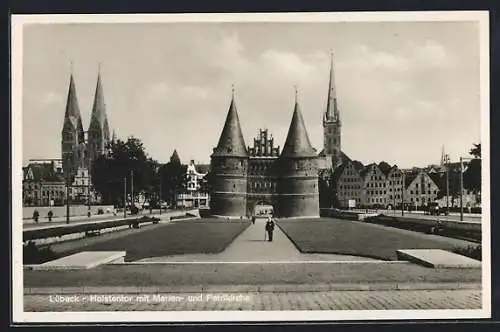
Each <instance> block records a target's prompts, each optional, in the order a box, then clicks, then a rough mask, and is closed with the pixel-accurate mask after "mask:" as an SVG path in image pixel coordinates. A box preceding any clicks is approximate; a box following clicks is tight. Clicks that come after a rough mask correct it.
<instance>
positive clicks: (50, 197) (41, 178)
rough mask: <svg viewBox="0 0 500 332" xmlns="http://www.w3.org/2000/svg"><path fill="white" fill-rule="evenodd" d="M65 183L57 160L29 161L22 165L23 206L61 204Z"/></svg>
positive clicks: (64, 192) (64, 195)
mask: <svg viewBox="0 0 500 332" xmlns="http://www.w3.org/2000/svg"><path fill="white" fill-rule="evenodd" d="M65 200H66V183H65V181H64V174H63V172H62V166H61V165H60V163H59V162H57V161H54V160H52V161H31V162H30V163H29V164H28V165H27V166H26V167H23V206H49V205H62V204H64V202H65Z"/></svg>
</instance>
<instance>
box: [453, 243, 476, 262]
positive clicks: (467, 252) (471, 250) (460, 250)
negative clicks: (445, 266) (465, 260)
mask: <svg viewBox="0 0 500 332" xmlns="http://www.w3.org/2000/svg"><path fill="white" fill-rule="evenodd" d="M453 252H454V253H455V254H459V255H463V256H467V257H470V258H472V259H476V260H478V261H480V260H481V258H482V256H481V254H482V251H481V245H477V246H475V245H470V246H467V247H457V248H454V249H453Z"/></svg>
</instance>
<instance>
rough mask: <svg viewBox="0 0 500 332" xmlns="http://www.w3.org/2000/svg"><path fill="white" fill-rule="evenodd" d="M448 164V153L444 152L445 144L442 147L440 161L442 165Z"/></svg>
mask: <svg viewBox="0 0 500 332" xmlns="http://www.w3.org/2000/svg"><path fill="white" fill-rule="evenodd" d="M445 164H446V153H445V152H444V145H443V146H442V147H441V161H440V163H439V165H440V166H444V165H445Z"/></svg>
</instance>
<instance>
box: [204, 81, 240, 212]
mask: <svg viewBox="0 0 500 332" xmlns="http://www.w3.org/2000/svg"><path fill="white" fill-rule="evenodd" d="M248 160H249V155H248V151H247V149H246V145H245V141H244V139H243V134H242V132H241V126H240V120H239V118H238V112H237V110H236V103H235V100H234V87H233V92H232V98H231V104H230V106H229V111H228V112H227V117H226V122H225V123H224V128H223V129H222V133H221V135H220V138H219V142H218V144H217V147H215V148H214V149H213V153H212V155H211V161H210V169H211V178H212V181H211V182H212V183H211V189H210V191H211V192H210V210H211V214H212V215H215V216H226V217H240V216H244V215H246V194H247V193H246V191H247V173H248Z"/></svg>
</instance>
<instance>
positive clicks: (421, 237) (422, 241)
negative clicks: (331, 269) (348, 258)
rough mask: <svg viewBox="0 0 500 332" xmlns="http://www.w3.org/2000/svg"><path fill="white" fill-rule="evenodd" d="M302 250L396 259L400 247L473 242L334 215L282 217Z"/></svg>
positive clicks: (439, 246) (282, 225)
mask: <svg viewBox="0 0 500 332" xmlns="http://www.w3.org/2000/svg"><path fill="white" fill-rule="evenodd" d="M278 225H279V226H280V228H281V229H282V230H283V232H284V233H285V234H286V235H287V236H288V238H290V240H291V241H292V242H293V243H294V244H295V246H296V247H297V249H299V250H300V251H301V252H303V253H332V254H345V255H354V256H362V257H371V258H377V259H383V260H397V257H396V250H399V249H444V250H450V251H451V250H452V249H454V248H457V247H467V246H468V245H472V244H474V243H471V242H467V241H463V240H457V239H451V238H446V237H442V236H438V235H428V234H422V233H417V232H412V231H407V230H402V229H397V228H392V227H386V226H381V225H373V224H368V223H363V222H358V221H348V220H340V219H332V218H321V219H316V220H289V221H279V222H278Z"/></svg>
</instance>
